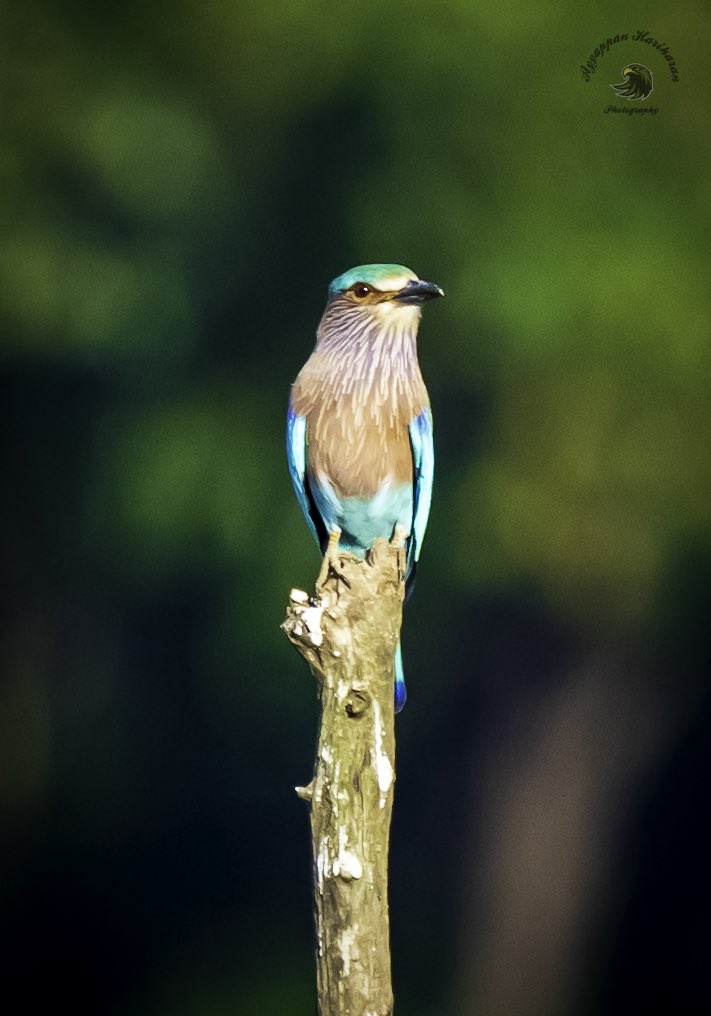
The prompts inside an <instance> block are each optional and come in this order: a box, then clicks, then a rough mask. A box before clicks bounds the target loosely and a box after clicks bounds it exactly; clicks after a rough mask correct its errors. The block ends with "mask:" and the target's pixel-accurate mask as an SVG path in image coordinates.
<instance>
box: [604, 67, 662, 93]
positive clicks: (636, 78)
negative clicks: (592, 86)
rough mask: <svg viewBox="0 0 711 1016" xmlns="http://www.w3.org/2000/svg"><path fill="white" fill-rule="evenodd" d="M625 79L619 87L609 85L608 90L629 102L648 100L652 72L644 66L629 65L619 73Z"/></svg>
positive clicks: (651, 85) (651, 88)
mask: <svg viewBox="0 0 711 1016" xmlns="http://www.w3.org/2000/svg"><path fill="white" fill-rule="evenodd" d="M620 73H621V74H622V77H623V78H624V79H625V80H624V81H622V82H621V83H620V84H619V85H610V88H612V89H614V91H615V92H617V94H618V95H619V96H620V97H621V98H622V99H627V101H628V102H630V101H631V100H632V99H639V100H640V101H641V100H642V99H648V98H649V96H650V95H651V94H652V90H653V87H654V86H653V84H652V80H653V78H652V72H651V71H650V69H649V67H645V66H644V64H637V63H635V64H630V65H629V66H628V67H623V68H622V70H621V72H620Z"/></svg>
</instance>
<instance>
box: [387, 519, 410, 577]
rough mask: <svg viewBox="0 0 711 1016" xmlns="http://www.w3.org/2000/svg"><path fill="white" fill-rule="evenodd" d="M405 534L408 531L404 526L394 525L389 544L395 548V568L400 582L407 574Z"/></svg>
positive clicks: (406, 534)
mask: <svg viewBox="0 0 711 1016" xmlns="http://www.w3.org/2000/svg"><path fill="white" fill-rule="evenodd" d="M407 536H408V533H407V530H406V529H405V527H404V526H401V525H400V524H398V525H397V526H395V532H394V533H393V538H392V540H391V544H392V546H393V547H395V548H396V549H397V570H398V577H399V579H400V581H401V582H404V581H405V578H406V576H407V551H406V549H405V545H406V541H407Z"/></svg>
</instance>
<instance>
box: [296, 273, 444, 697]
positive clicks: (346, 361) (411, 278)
mask: <svg viewBox="0 0 711 1016" xmlns="http://www.w3.org/2000/svg"><path fill="white" fill-rule="evenodd" d="M440 296H444V292H443V290H442V289H441V288H440V287H439V286H438V285H435V283H433V282H426V281H425V280H424V279H420V278H418V276H417V275H416V274H415V273H414V272H413V271H411V270H410V269H409V268H405V267H404V265H395V264H370V265H359V266H358V267H356V268H351V269H350V270H349V271H347V272H344V273H343V274H342V275H339V276H338V277H337V278H335V279H334V280H333V282H332V283H331V284H330V286H329V290H328V299H327V302H326V307H325V310H324V312H323V316H322V318H321V322H320V324H319V326H318V330H317V333H316V346H315V348H314V350H313V352H312V353H311V356H310V357H309V359H308V360H307V361H306V363H305V364H304V366H303V367H302V369H301V371H300V372H299V374H298V376H297V378H296V381H295V382H294V383H293V385H292V387H291V393H290V397H289V407H288V411H287V442H286V443H287V458H288V463H289V472H290V475H291V480H292V483H293V486H294V490H295V492H296V497H297V500H298V502H299V505H300V506H301V509H302V511H303V513H304V516H305V518H306V522H307V523H308V525H309V528H310V529H311V532H312V534H313V536H314V537H315V539H316V541H317V543H318V544H319V546H320V548H321V552H322V553H323V554H324V555H325V556H324V562H325V563H326V561H327V557H328V556H329V554H331V555H333V554H334V548H335V553H336V556H337V552H338V548H339V547H340V549H342V550H346V551H349V552H350V553H352V554H354V555H355V556H357V557H359V558H363V557H365V555H366V553H367V551H368V550H369V549H370V548H371V547H372V545H373V543H374V541H375V540H376V539H378V538H379V537H382V538H384V539H386V540H391V539H393V537H396V536H397V537H398V538H400V539H402V540H403V541H404V554H405V585H406V599H407V597H408V596H409V594H410V593H411V592H412V587H413V583H414V580H415V570H416V566H417V561H418V559H419V556H420V550H421V547H422V541H423V539H424V536H425V530H426V528H427V520H428V517H429V512H430V503H431V500H432V482H433V476H434V443H433V436H432V435H433V431H432V410H431V407H430V399H429V395H428V393H427V388H426V387H425V382H424V380H423V377H422V372H421V370H420V366H419V362H418V358H417V332H418V328H419V324H420V317H421V313H422V305H423V303H425V302H426V301H428V300H432V299H434V298H436V297H440ZM333 559H334V561H335V558H333ZM393 670H394V707H395V712H400V710H401V709H402V707H403V706H404V704H405V699H406V697H407V692H406V689H405V678H404V672H403V664H402V653H401V649H400V644H399V643H398V646H397V649H396V652H395V660H394V668H393Z"/></svg>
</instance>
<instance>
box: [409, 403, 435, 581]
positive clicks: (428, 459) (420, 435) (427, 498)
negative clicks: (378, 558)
mask: <svg viewBox="0 0 711 1016" xmlns="http://www.w3.org/2000/svg"><path fill="white" fill-rule="evenodd" d="M409 431H410V445H411V447H412V463H413V480H414V502H413V518H412V532H411V536H410V546H409V548H408V555H407V557H408V570H409V571H412V572H413V573H414V567H415V564H416V562H417V560H418V558H419V556H420V550H421V548H422V541H423V540H424V538H425V530H426V529H427V519H428V518H429V514H430V504H431V502H432V482H433V480H434V441H433V438H432V413H431V411H430V410H429V409H423V410H422V412H421V413H420V414H419V416H416V417H415V419H414V420H413V421H412V423H411V424H410V427H409Z"/></svg>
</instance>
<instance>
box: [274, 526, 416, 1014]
mask: <svg viewBox="0 0 711 1016" xmlns="http://www.w3.org/2000/svg"><path fill="white" fill-rule="evenodd" d="M403 563H404V562H403V559H402V549H401V547H399V546H398V545H397V544H396V543H393V544H388V543H387V542H386V541H385V540H378V541H377V542H376V544H375V545H374V547H373V549H372V551H370V553H369V555H368V557H367V558H366V560H365V561H361V560H358V559H357V558H355V557H353V556H352V555H350V554H345V553H342V554H336V555H335V556H334V557H333V559H332V561H331V562H330V567H328V569H323V570H322V576H321V577H323V576H324V575H325V576H326V577H325V581H323V582H322V584H320V585H319V586H318V587H317V594H316V596H315V597H309V596H308V594H307V593H305V592H302V591H301V590H292V593H291V600H290V605H289V608H288V612H287V619H286V621H285V622H284V624H283V626H282V627H283V629H284V631H285V632H286V634H287V636H288V638H289V639H290V641H291V642H293V644H294V645H295V646H296V647H297V649H298V650H299V652H300V653H301V654H302V656H304V658H305V659H306V660H307V661H308V663H309V666H310V667H311V670H312V672H313V674H314V676H315V677H316V678H317V680H318V682H319V686H320V696H321V723H320V732H319V739H318V749H317V754H316V764H315V772H314V778H313V780H312V781H311V783H310V784H309V785H308V787H299V788H297V793H298V794H299V796H300V797H302V798H304V799H305V800H307V801H308V802H309V804H310V809H311V834H312V846H313V890H314V911H315V918H316V966H317V985H318V1000H319V1013H320V1014H321V1016H390V1014H391V1013H392V1011H393V995H392V984H391V977H390V925H389V916H388V844H389V838H390V818H391V814H392V805H393V786H394V781H395V734H394V714H393V658H394V654H395V648H396V646H397V642H398V638H399V634H400V624H401V619H402V598H403V582H402V576H403Z"/></svg>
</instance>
